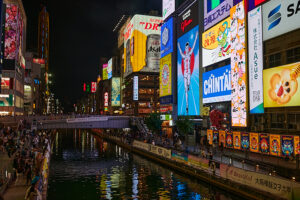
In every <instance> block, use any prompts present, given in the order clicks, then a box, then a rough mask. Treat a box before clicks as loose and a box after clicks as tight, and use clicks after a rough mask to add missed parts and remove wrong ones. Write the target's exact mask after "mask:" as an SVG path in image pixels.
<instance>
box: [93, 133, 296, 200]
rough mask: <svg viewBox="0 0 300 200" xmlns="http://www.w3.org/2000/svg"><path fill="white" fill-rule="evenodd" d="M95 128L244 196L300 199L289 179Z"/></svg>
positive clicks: (145, 154) (132, 148)
mask: <svg viewBox="0 0 300 200" xmlns="http://www.w3.org/2000/svg"><path fill="white" fill-rule="evenodd" d="M93 132H94V133H96V134H97V135H99V136H100V137H102V138H104V139H107V140H109V141H112V142H114V143H116V144H117V145H119V146H122V147H123V148H126V149H128V150H130V151H132V152H134V153H137V154H139V155H141V156H143V157H146V158H148V159H151V160H154V161H156V162H159V163H161V164H163V165H165V166H167V167H169V168H172V169H174V170H176V171H178V172H182V173H185V174H187V175H189V176H191V177H195V178H197V179H199V180H201V181H205V182H207V183H210V184H213V185H214V186H216V187H218V188H220V189H222V190H226V191H228V192H230V193H233V194H235V195H237V196H239V197H241V198H242V199H289V200H299V199H300V184H299V183H296V182H293V181H290V180H287V179H282V178H280V177H275V176H269V175H265V174H262V173H257V172H252V171H247V170H244V169H240V168H236V167H233V166H229V165H226V164H220V165H219V166H217V170H215V169H212V168H211V167H210V165H209V160H207V159H204V158H200V157H198V156H194V155H189V154H186V153H183V152H177V151H172V150H170V149H166V148H163V147H159V146H155V145H151V144H148V143H144V142H140V141H136V140H134V141H133V142H132V143H131V145H129V144H128V143H127V142H125V141H123V140H122V139H121V138H119V137H115V136H111V135H108V134H105V133H103V132H102V131H101V130H99V129H94V130H93Z"/></svg>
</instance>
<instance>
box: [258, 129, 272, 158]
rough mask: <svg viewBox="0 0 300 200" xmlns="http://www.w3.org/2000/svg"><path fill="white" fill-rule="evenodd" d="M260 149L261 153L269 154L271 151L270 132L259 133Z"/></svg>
mask: <svg viewBox="0 0 300 200" xmlns="http://www.w3.org/2000/svg"><path fill="white" fill-rule="evenodd" d="M259 150H260V152H261V153H264V154H269V152H270V138H269V134H264V133H260V134H259Z"/></svg>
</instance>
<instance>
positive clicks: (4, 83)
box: [1, 77, 10, 90]
mask: <svg viewBox="0 0 300 200" xmlns="http://www.w3.org/2000/svg"><path fill="white" fill-rule="evenodd" d="M9 87H10V78H4V77H2V78H1V89H2V90H3V89H6V90H8V89H9Z"/></svg>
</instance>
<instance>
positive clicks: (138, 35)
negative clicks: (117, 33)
mask: <svg viewBox="0 0 300 200" xmlns="http://www.w3.org/2000/svg"><path fill="white" fill-rule="evenodd" d="M160 23H162V19H161V17H154V16H147V15H135V16H133V18H132V19H131V21H130V22H129V23H128V24H127V26H126V28H125V30H124V76H125V77H126V76H127V75H129V74H130V73H132V72H138V71H145V72H159V60H160V26H159V24H160Z"/></svg>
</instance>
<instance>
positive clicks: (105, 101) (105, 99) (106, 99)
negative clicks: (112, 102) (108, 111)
mask: <svg viewBox="0 0 300 200" xmlns="http://www.w3.org/2000/svg"><path fill="white" fill-rule="evenodd" d="M104 106H105V107H108V92H105V93H104Z"/></svg>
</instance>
